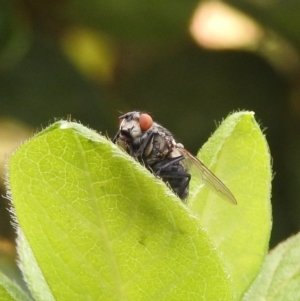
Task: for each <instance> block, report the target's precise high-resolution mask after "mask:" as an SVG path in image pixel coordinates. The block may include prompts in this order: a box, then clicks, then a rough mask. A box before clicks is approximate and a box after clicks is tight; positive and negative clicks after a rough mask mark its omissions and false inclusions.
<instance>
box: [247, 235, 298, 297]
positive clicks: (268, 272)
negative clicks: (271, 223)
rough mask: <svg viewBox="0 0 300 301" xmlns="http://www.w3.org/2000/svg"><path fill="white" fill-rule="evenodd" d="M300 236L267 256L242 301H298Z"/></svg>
mask: <svg viewBox="0 0 300 301" xmlns="http://www.w3.org/2000/svg"><path fill="white" fill-rule="evenodd" d="M299 253H300V234H297V235H296V236H294V237H292V238H289V239H288V240H287V241H285V242H284V243H281V244H280V245H278V246H277V247H276V248H275V249H274V250H273V251H272V252H271V253H270V254H269V255H268V256H267V259H266V261H265V262H264V265H263V267H262V270H261V272H260V274H259V275H258V277H257V278H256V279H255V281H254V282H253V284H252V286H251V287H250V289H249V291H248V292H247V293H246V295H245V296H244V298H243V301H252V300H272V301H279V300H282V301H294V300H300V290H299V287H300V265H299Z"/></svg>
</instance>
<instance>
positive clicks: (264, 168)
mask: <svg viewBox="0 0 300 301" xmlns="http://www.w3.org/2000/svg"><path fill="white" fill-rule="evenodd" d="M199 158H201V160H202V161H203V162H205V163H206V164H207V166H208V167H210V168H211V170H212V171H214V173H215V174H216V175H217V176H218V177H219V178H220V179H222V180H223V181H224V182H225V183H226V185H227V186H228V187H229V188H230V190H231V191H232V193H233V194H234V196H235V197H236V199H237V202H238V205H237V206H234V205H232V206H230V205H229V204H228V203H226V202H223V201H222V199H220V197H219V196H218V195H217V194H215V193H213V191H212V190H208V189H207V188H204V189H202V187H201V186H199V185H197V186H196V185H195V182H197V181H196V179H195V177H194V186H196V188H195V189H194V190H193V191H192V195H191V198H190V200H189V203H188V206H189V207H190V209H191V210H192V211H193V212H195V213H196V214H197V215H198V216H199V218H200V220H201V223H202V225H203V227H204V228H205V229H206V230H207V233H208V235H209V237H210V238H211V239H212V241H213V242H214V244H215V246H216V248H217V249H218V250H219V251H220V252H221V253H222V254H223V258H224V259H225V261H226V262H227V267H228V270H229V272H230V275H231V277H232V279H233V283H234V286H235V292H236V300H240V297H241V295H242V294H243V293H244V291H245V290H246V289H247V288H248V287H249V285H250V283H251V282H252V280H253V279H254V277H255V276H256V275H257V273H258V271H259V269H260V266H261V263H262V261H263V260H264V258H265V255H266V252H267V250H268V243H269V237H270V231H271V225H272V217H271V205H270V197H271V178H272V173H271V167H270V154H269V149H268V145H267V142H266V140H265V137H264V135H263V133H262V131H261V130H260V127H259V125H258V124H257V123H256V121H255V119H254V114H253V113H252V112H238V113H235V114H232V115H231V116H229V117H228V118H227V119H226V120H225V121H224V122H223V123H222V124H221V126H220V127H219V128H218V130H217V131H216V132H215V134H214V135H213V136H212V137H211V138H210V139H209V141H208V142H207V143H206V144H205V145H204V146H203V148H202V149H201V151H200V153H199ZM199 187H200V188H199Z"/></svg>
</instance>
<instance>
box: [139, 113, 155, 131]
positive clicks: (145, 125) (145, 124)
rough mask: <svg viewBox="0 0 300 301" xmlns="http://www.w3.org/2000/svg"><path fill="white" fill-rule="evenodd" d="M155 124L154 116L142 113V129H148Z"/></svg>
mask: <svg viewBox="0 0 300 301" xmlns="http://www.w3.org/2000/svg"><path fill="white" fill-rule="evenodd" d="M152 124H153V120H152V117H151V116H150V115H148V114H141V116H140V127H141V130H142V131H147V130H149V129H150V127H151V126H152Z"/></svg>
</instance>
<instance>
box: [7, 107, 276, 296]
mask: <svg viewBox="0 0 300 301" xmlns="http://www.w3.org/2000/svg"><path fill="white" fill-rule="evenodd" d="M200 156H201V157H203V161H205V162H206V164H207V165H208V166H210V167H211V168H212V169H213V170H214V172H215V173H217V174H218V176H219V177H221V178H222V179H224V181H226V183H227V185H228V186H229V187H230V188H231V189H232V191H233V193H234V194H235V196H236V198H237V200H238V205H237V206H234V205H230V204H228V203H225V202H223V201H222V200H221V199H220V198H219V197H218V196H217V195H214V194H213V193H211V192H208V191H207V190H206V189H202V186H199V185H198V184H197V181H194V183H193V185H192V186H193V189H192V191H191V197H190V201H189V202H188V205H187V206H186V205H185V204H183V203H182V202H181V201H180V200H179V199H178V198H177V197H176V196H175V195H173V193H172V192H171V191H170V190H169V188H168V187H167V186H166V185H165V184H164V183H163V182H161V180H159V179H157V178H155V177H154V176H153V175H152V174H151V173H150V172H148V171H147V170H146V169H145V168H144V167H143V166H141V165H140V164H138V163H137V162H135V161H134V160H133V159H132V158H131V157H129V156H128V155H127V154H126V153H124V152H123V151H122V150H120V149H119V148H118V147H117V146H115V145H114V144H112V143H111V142H110V141H109V140H107V139H106V138H105V137H103V136H101V135H99V134H97V133H96V132H94V131H92V130H90V129H87V128H85V127H83V126H82V125H79V124H77V123H74V122H69V121H58V122H56V123H54V124H53V125H51V126H49V127H48V128H46V129H45V130H43V131H42V132H40V133H39V134H37V135H36V136H35V137H34V138H32V139H31V140H30V141H28V142H27V143H25V144H24V145H23V146H21V147H20V148H19V149H18V150H17V152H16V153H15V154H13V155H12V157H11V158H10V162H9V187H10V190H11V198H12V200H13V204H14V212H15V218H16V222H17V224H18V233H19V240H18V252H19V256H20V261H21V265H22V270H23V272H24V276H25V279H26V280H27V282H28V286H29V288H30V291H31V293H32V294H33V296H34V298H35V299H36V300H153V299H156V300H182V299H186V300H240V299H241V296H242V295H243V294H244V292H245V291H246V290H247V289H248V287H249V285H250V284H251V282H252V280H253V279H254V277H255V276H256V275H257V273H258V272H259V269H260V265H261V263H262V262H263V260H264V257H265V254H266V251H267V246H268V241H269V235H270V229H271V211H270V181H271V170H270V156H269V150H268V147H267V144H266V141H265V138H264V135H263V134H262V132H261V131H260V129H259V126H258V125H257V123H256V122H255V120H254V117H253V113H251V112H239V113H234V114H233V115H231V116H229V117H228V118H227V119H226V120H225V121H224V122H223V123H222V125H221V126H220V127H219V129H218V130H217V131H216V133H215V134H214V135H213V136H212V137H211V138H210V139H209V141H208V142H207V144H206V145H205V146H204V147H203V149H202V150H201V152H200ZM243 162H244V165H243V164H242V163H243ZM255 162H256V163H257V164H254V163H255ZM254 188H255V189H254ZM242 221H244V223H242ZM15 290H17V289H15ZM3 300H5V299H3ZM15 300H21V299H18V298H16V299H15Z"/></svg>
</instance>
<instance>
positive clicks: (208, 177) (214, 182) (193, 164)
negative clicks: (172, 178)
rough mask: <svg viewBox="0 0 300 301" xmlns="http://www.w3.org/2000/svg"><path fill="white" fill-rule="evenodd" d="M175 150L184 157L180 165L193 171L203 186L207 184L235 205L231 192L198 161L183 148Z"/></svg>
mask: <svg viewBox="0 0 300 301" xmlns="http://www.w3.org/2000/svg"><path fill="white" fill-rule="evenodd" d="M176 149H177V150H178V151H179V152H180V153H181V154H182V155H183V156H184V157H185V159H184V160H183V161H182V163H183V165H184V166H185V168H186V169H187V170H191V169H193V170H195V172H196V173H197V174H199V175H200V177H201V178H202V180H203V181H204V182H205V184H208V186H209V187H210V188H211V189H213V190H214V191H215V192H216V193H217V194H218V195H220V196H221V197H222V198H223V199H224V200H226V201H227V202H229V203H231V204H237V201H236V199H235V197H234V195H233V194H232V193H231V191H230V190H229V189H228V188H227V187H226V186H225V184H224V183H223V182H222V181H221V180H220V179H219V178H218V177H216V176H215V175H214V174H213V173H212V171H210V170H209V169H208V168H207V167H206V166H205V165H204V164H203V163H202V162H201V161H200V160H198V159H197V158H196V157H194V156H193V155H192V154H190V153H189V152H188V151H187V150H186V149H184V148H181V147H176Z"/></svg>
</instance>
